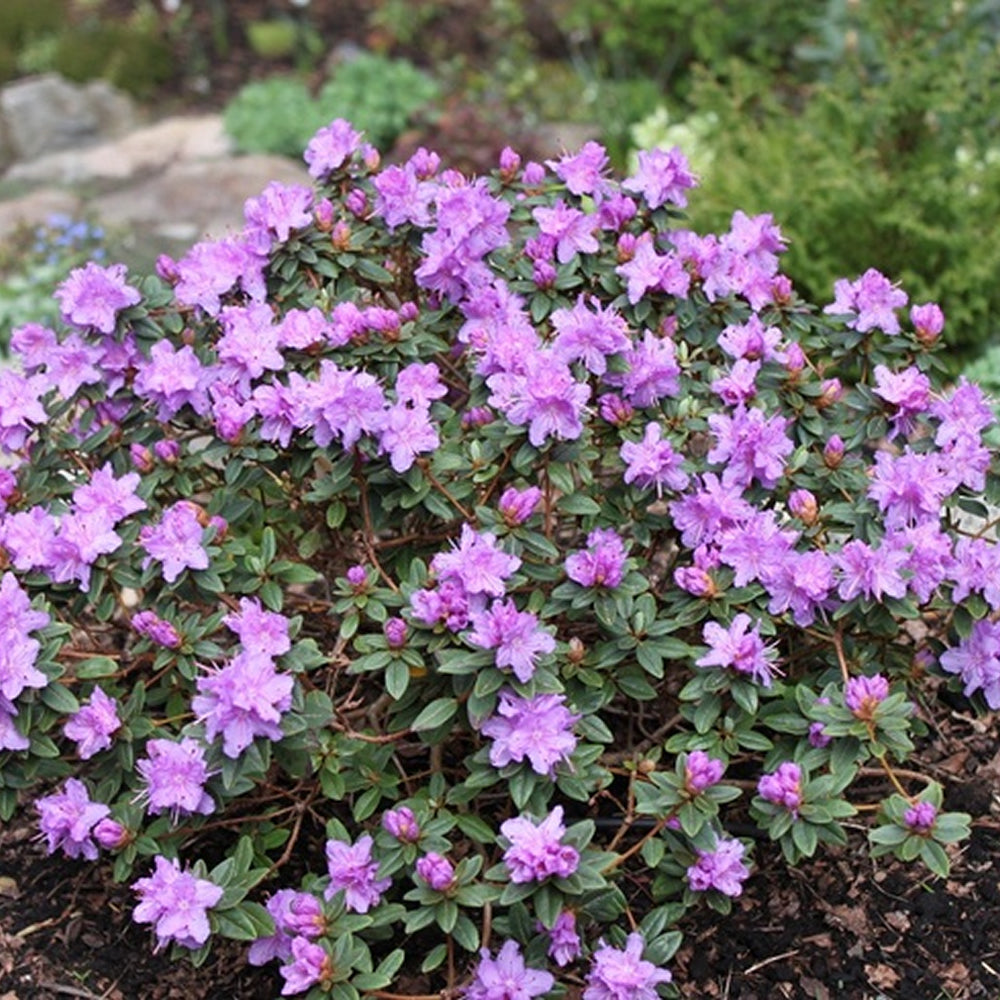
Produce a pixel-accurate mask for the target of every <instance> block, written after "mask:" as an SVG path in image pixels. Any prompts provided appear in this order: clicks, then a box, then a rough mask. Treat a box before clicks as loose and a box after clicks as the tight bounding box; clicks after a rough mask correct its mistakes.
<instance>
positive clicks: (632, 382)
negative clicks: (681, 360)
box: [604, 330, 680, 409]
mask: <svg viewBox="0 0 1000 1000" xmlns="http://www.w3.org/2000/svg"><path fill="white" fill-rule="evenodd" d="M623 357H624V360H625V372H624V373H623V374H617V373H615V374H613V373H611V372H608V373H607V375H606V376H605V379H604V380H605V382H607V383H608V385H612V386H618V387H620V388H621V391H622V395H623V396H624V397H625V399H626V400H628V402H629V403H631V405H632V406H635V407H638V408H640V409H641V408H643V407H649V406H656V405H657V404H658V403H659V402H660V400H662V399H665V398H669V397H672V396H676V395H677V393H678V391H679V389H680V381H679V379H678V376H679V375H680V366H679V365H678V364H677V349H676V347H675V346H674V342H673V341H672V340H671V339H670V338H669V337H660V336H657V335H656V334H655V333H653V332H652V331H651V330H647V331H646V333H645V334H644V336H643V338H642V340H641V341H639V342H638V343H637V344H635V346H634V347H631V348H629V349H628V350H627V351H625V353H624V355H623Z"/></svg>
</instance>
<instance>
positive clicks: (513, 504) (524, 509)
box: [497, 486, 542, 528]
mask: <svg viewBox="0 0 1000 1000" xmlns="http://www.w3.org/2000/svg"><path fill="white" fill-rule="evenodd" d="M541 498H542V491H541V490H540V489H539V488H538V487H537V486H530V487H529V488H528V489H526V490H518V489H515V488H514V487H513V486H510V487H508V488H507V489H506V490H504V491H503V493H502V494H501V496H500V503H499V504H498V505H497V506H498V507H499V510H500V513H501V514H502V515H503V519H504V521H505V522H506V523H507V525H508V527H511V528H513V527H515V526H516V525H519V524H524V522H525V521H527V520H528V518H529V517H531V515H532V514H534V513H535V509H536V508H537V507H538V501H539V500H541Z"/></svg>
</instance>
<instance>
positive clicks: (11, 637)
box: [0, 121, 1000, 1000]
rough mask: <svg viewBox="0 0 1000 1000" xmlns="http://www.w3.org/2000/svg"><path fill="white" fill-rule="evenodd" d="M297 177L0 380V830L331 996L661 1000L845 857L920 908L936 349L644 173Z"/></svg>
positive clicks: (147, 910)
mask: <svg viewBox="0 0 1000 1000" xmlns="http://www.w3.org/2000/svg"><path fill="white" fill-rule="evenodd" d="M306 161H307V163H308V165H309V171H310V174H311V175H312V177H313V179H314V180H315V188H308V187H305V186H300V187H286V186H282V185H279V184H271V185H269V186H268V187H267V188H266V189H265V190H264V191H263V193H262V194H261V195H260V196H259V197H257V198H253V199H251V200H250V202H249V203H248V204H247V210H246V220H247V221H246V225H245V227H244V229H243V230H242V231H241V232H239V233H234V234H231V235H228V236H226V237H224V238H222V239H218V240H215V241H205V242H202V243H199V244H197V245H196V246H194V247H192V248H191V249H190V250H189V251H188V252H187V253H186V254H185V255H184V256H183V257H181V258H180V259H178V260H170V259H167V258H163V259H161V260H160V262H159V263H158V266H157V274H156V275H151V276H148V277H145V278H137V277H133V276H131V275H129V274H128V273H127V272H126V270H125V269H124V267H122V266H119V265H115V266H112V267H107V268H102V267H100V266H98V265H96V264H91V265H88V266H87V267H86V268H82V269H80V270H79V271H76V272H73V273H72V274H71V275H70V277H69V278H68V279H67V280H66V282H65V283H64V284H63V286H62V287H61V288H60V289H59V291H58V293H57V300H58V303H59V306H60V309H61V313H62V324H61V325H60V328H59V329H57V330H54V329H49V328H47V327H43V326H40V325H28V326H24V327H21V328H20V329H19V330H17V331H16V333H15V335H14V337H13V346H14V349H15V352H16V354H17V357H18V359H19V367H18V368H8V369H5V370H4V371H3V372H2V373H0V446H2V448H3V450H4V454H5V456H6V458H5V464H4V466H3V468H2V470H0V501H2V512H0V549H2V555H3V563H4V566H3V572H2V577H0V633H2V638H3V642H2V643H0V748H2V752H0V786H2V787H0V812H2V815H3V817H4V818H10V817H11V816H12V815H13V813H14V811H15V809H17V808H23V809H25V810H28V811H33V812H34V814H35V817H36V821H37V824H38V829H39V832H40V835H41V838H42V839H43V840H44V842H45V844H46V846H47V848H48V850H49V851H50V852H62V853H65V854H66V855H68V856H69V857H71V858H76V859H79V860H78V862H77V863H80V864H83V863H95V862H96V863H98V864H103V865H106V866H107V871H108V873H109V876H113V877H114V878H115V879H118V880H120V881H127V882H128V883H129V884H130V885H131V887H132V889H133V891H134V894H135V897H136V910H135V919H136V920H137V921H138V922H139V923H142V924H152V925H153V926H152V931H151V936H152V937H153V938H155V942H156V944H157V946H160V947H169V948H171V949H173V950H174V952H175V953H176V954H178V955H183V954H186V955H189V956H190V957H191V958H192V959H193V960H194V961H195V962H199V961H202V960H203V959H204V957H205V955H206V954H207V953H208V949H209V948H211V945H212V940H213V938H214V937H218V936H222V937H229V938H235V939H238V940H242V941H245V942H246V943H247V950H248V960H249V961H251V962H252V963H255V964H265V963H271V962H273V963H276V964H277V966H278V971H279V972H280V976H281V980H282V982H283V986H282V992H283V993H284V994H285V995H296V994H307V995H308V996H309V997H321V996H325V995H332V996H334V997H337V998H338V1000H354V998H356V997H358V996H359V995H363V994H365V993H370V992H372V991H380V990H387V989H390V988H391V987H392V984H393V983H394V982H395V981H396V975H397V973H398V971H399V970H400V968H401V966H402V965H403V963H404V961H407V962H409V963H410V966H412V967H413V968H410V966H408V971H411V972H412V971H422V973H423V974H424V975H425V976H426V977H428V978H427V981H428V982H429V983H431V984H432V989H433V990H435V991H437V990H441V991H454V990H458V991H463V992H464V994H465V995H467V996H469V997H489V998H496V1000H502V998H506V997H509V996H512V995H514V994H515V993H516V995H518V996H538V995H542V994H544V993H548V992H550V991H554V990H558V989H559V988H560V984H563V985H566V984H570V983H572V984H575V985H573V986H572V987H571V988H572V989H577V990H578V989H579V988H580V986H579V984H581V983H583V984H586V985H585V988H584V996H585V997H594V998H597V997H619V998H620V997H643V998H646V997H651V996H653V995H655V994H656V993H658V992H663V993H666V992H669V991H670V990H674V989H676V985H675V984H674V973H673V972H672V971H671V970H670V969H669V968H668V965H669V962H670V958H671V956H672V954H673V953H674V951H675V950H676V948H677V947H678V945H679V942H680V940H681V935H682V934H683V930H684V926H685V913H686V912H687V910H688V909H689V908H690V907H694V906H700V905H705V904H707V905H710V906H713V907H715V908H717V909H718V910H719V911H720V912H722V913H725V912H727V911H728V908H729V906H730V905H731V900H732V898H733V897H736V896H738V895H740V893H741V892H742V891H743V888H744V886H745V885H746V884H748V882H752V880H753V877H754V875H753V872H754V863H755V861H754V859H755V855H757V856H759V855H760V853H761V852H776V851H780V852H781V853H783V855H784V856H785V857H786V858H787V860H788V862H789V863H795V862H796V861H798V860H799V859H801V858H803V857H807V856H810V855H812V854H813V853H814V852H815V851H816V850H817V849H819V848H820V846H821V845H832V846H833V847H836V846H837V845H843V844H845V843H846V842H847V839H848V837H849V836H860V835H861V834H860V833H858V832H857V831H858V830H859V829H861V828H862V827H861V824H862V823H867V825H868V830H869V837H870V840H871V850H872V853H873V854H874V855H875V856H878V855H881V854H886V853H891V854H894V855H896V856H899V857H902V858H906V859H918V858H919V859H921V860H922V861H923V862H924V863H925V864H926V865H928V866H929V867H930V868H931V869H932V870H933V871H934V872H937V873H944V872H946V871H947V868H948V853H947V850H946V845H948V844H950V843H952V842H954V841H957V840H960V839H961V838H962V837H963V836H964V835H966V834H967V833H968V822H969V817H967V816H964V815H961V814H954V813H948V812H946V811H944V810H943V808H942V802H943V798H942V789H941V787H940V786H939V785H937V784H936V783H934V782H932V781H930V780H929V779H928V780H926V781H922V780H921V779H920V778H919V777H918V773H917V772H916V771H915V770H914V765H913V764H912V762H911V764H910V766H909V767H907V768H905V769H903V768H900V767H899V765H900V764H901V763H902V762H904V761H907V760H908V759H909V758H910V757H911V755H912V753H913V751H914V748H915V741H918V740H919V739H920V738H921V736H922V734H923V732H924V729H925V723H926V721H927V719H928V716H929V713H931V712H932V711H933V707H934V705H935V693H936V692H937V691H939V690H940V689H942V688H949V689H954V690H955V696H956V697H959V696H960V695H958V691H959V690H961V691H962V692H964V694H965V695H966V696H968V697H969V698H971V699H972V701H973V703H974V705H976V706H979V707H982V704H983V703H985V705H986V706H988V707H989V708H990V709H995V708H997V707H998V706H1000V632H998V628H1000V626H998V625H997V623H996V620H995V619H996V618H997V613H998V611H1000V584H998V582H997V581H1000V556H998V552H997V548H996V546H995V544H994V536H993V532H992V527H993V524H992V522H991V521H990V517H992V513H991V511H992V510H993V509H994V508H993V507H992V506H991V504H992V503H993V502H995V500H996V497H997V493H998V479H997V476H996V470H995V468H994V462H993V452H992V451H991V450H990V445H989V440H990V438H989V435H990V434H992V433H993V431H992V424H993V415H992V412H991V410H990V407H989V405H988V403H987V401H986V400H985V399H984V397H983V394H982V393H981V392H980V391H979V390H978V389H977V388H976V386H974V385H972V384H969V383H966V382H964V381H963V382H960V383H959V384H957V385H947V384H945V383H944V380H943V378H942V375H941V371H942V368H941V366H940V365H939V363H938V358H937V355H936V350H937V347H938V334H939V333H940V330H941V323H940V322H935V323H933V324H929V323H928V321H927V317H928V316H929V315H933V317H935V318H936V317H938V316H939V311H938V310H937V309H936V307H934V309H931V305H932V304H926V303H925V304H917V305H915V306H913V308H912V309H911V310H910V311H907V309H908V307H909V306H911V305H912V304H911V303H909V302H908V301H907V295H906V292H905V290H903V289H901V288H899V287H897V286H896V285H895V284H893V283H892V281H891V280H890V279H889V278H888V277H886V276H883V275H881V274H878V273H877V272H874V271H869V272H868V273H866V274H864V275H862V276H860V277H858V278H845V279H844V280H843V281H841V282H838V283H837V287H836V288H835V289H831V297H832V301H831V302H830V303H829V304H820V305H811V304H810V303H808V302H804V301H802V300H801V299H800V298H799V297H798V296H797V295H796V293H795V290H794V288H792V286H791V284H790V282H789V281H788V280H787V279H786V278H785V277H784V276H783V275H782V273H781V270H780V255H781V252H782V251H783V249H784V246H785V242H784V240H783V238H782V235H781V231H780V228H779V226H778V225H777V223H776V222H775V220H773V219H772V218H771V217H770V216H768V215H759V216H756V217H750V216H747V215H746V214H745V213H743V212H741V211H736V212H735V213H734V214H733V217H732V223H731V227H730V228H729V230H728V231H726V232H723V233H717V234H698V233H695V232H692V231H690V230H689V229H687V228H685V225H684V221H683V217H682V216H681V214H680V209H681V208H682V207H683V206H684V205H685V204H686V202H687V200H688V198H689V197H692V198H694V197H697V193H696V192H695V191H694V188H695V186H696V179H695V177H694V176H693V175H692V173H691V171H690V170H689V169H688V167H687V164H686V161H685V160H684V157H683V155H682V154H681V152H680V151H679V150H674V151H672V152H671V153H669V154H667V153H663V152H659V153H651V154H648V155H645V156H640V158H639V166H638V169H637V172H636V174H635V175H634V176H632V177H630V178H627V179H625V180H624V182H619V181H618V180H615V179H614V178H612V177H611V176H609V174H608V173H607V170H606V166H605V165H606V162H607V160H606V157H605V155H604V153H603V150H601V149H600V147H598V146H596V144H592V143H591V144H588V145H587V146H585V147H584V149H583V150H581V151H580V152H579V153H567V154H565V155H564V156H562V157H560V158H558V159H555V160H552V161H549V162H546V163H544V164H542V163H522V162H521V160H520V158H519V157H518V155H517V154H516V153H515V152H514V151H512V150H509V149H508V150H505V151H504V153H503V155H502V156H501V158H500V162H499V164H498V168H497V170H496V171H495V172H494V173H493V174H492V175H491V176H488V177H474V178H470V177H464V176H462V175H460V174H458V173H456V172H454V171H450V170H448V169H446V168H445V167H443V166H442V161H441V158H440V157H439V156H438V155H437V154H435V153H432V152H429V151H427V150H420V151H418V153H417V154H415V155H414V156H413V157H412V158H411V159H410V160H409V161H407V162H405V163H402V164H396V165H393V166H389V167H383V166H381V164H380V162H379V157H378V155H377V153H376V152H375V151H374V150H372V149H371V148H369V147H367V146H366V145H364V143H363V138H362V137H361V136H360V135H359V134H358V133H357V132H356V131H355V130H354V129H353V128H351V126H350V125H349V124H348V123H346V122H343V121H337V122H334V123H332V124H331V125H330V126H328V127H327V128H325V129H323V130H321V131H320V132H319V133H318V134H317V136H316V137H315V139H314V140H313V142H312V143H311V145H310V147H309V150H308V153H307V156H306ZM862 770H863V772H864V773H863V775H862ZM873 774H874V775H884V780H883V781H882V782H881V784H879V782H878V781H877V780H873V777H872V776H873ZM861 777H863V780H864V782H865V784H864V788H863V789H861V790H858V789H857V783H858V781H859V780H860V779H861ZM878 792H881V794H882V800H883V804H882V806H881V808H880V809H879V810H878V811H877V812H876V811H875V810H873V809H868V810H866V811H864V812H862V813H857V810H856V806H855V803H856V802H857V801H859V798H860V797H863V799H864V802H865V803H867V804H871V802H872V795H873V794H876V793H878ZM856 813H857V814H856ZM848 818H852V819H853V821H852V823H851V824H850V826H849V829H848V825H847V824H845V823H844V821H845V820H847V819H848ZM750 823H755V824H756V825H757V826H758V827H759V831H760V833H759V836H758V837H756V838H749V837H742V838H741V837H739V836H737V835H736V834H737V832H739V833H742V834H745V833H746V830H747V828H748V824H750ZM849 830H850V832H849ZM209 859H210V861H211V863H212V866H211V867H210V864H209ZM447 995H453V994H452V993H451V992H448V994H447Z"/></svg>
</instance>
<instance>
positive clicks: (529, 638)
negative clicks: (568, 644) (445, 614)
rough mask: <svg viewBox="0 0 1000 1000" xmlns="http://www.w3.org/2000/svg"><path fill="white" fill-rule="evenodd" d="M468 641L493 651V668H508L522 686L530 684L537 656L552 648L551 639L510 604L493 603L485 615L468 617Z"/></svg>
mask: <svg viewBox="0 0 1000 1000" xmlns="http://www.w3.org/2000/svg"><path fill="white" fill-rule="evenodd" d="M471 619H472V626H473V631H472V632H471V633H470V634H469V636H468V640H469V642H471V643H472V645H474V646H479V647H480V648H481V649H495V650H496V665H497V666H498V667H499V668H500V669H501V670H503V669H505V668H510V669H511V670H512V671H513V673H514V676H515V677H517V679H518V680H519V681H521V683H522V684H524V683H527V682H528V681H529V680H531V677H532V676H533V675H534V673H535V666H536V662H537V660H538V657H539V656H545V655H546V654H548V653H551V652H552V651H553V650H554V649H555V648H556V641H555V639H554V638H553V637H552V636H551V635H550V634H549V633H548V632H546V631H545V630H544V629H542V628H541V627H539V624H538V618H537V617H536V616H535V615H533V614H532V613H531V612H530V611H518V610H517V606H516V605H515V604H514V602H513V601H509V600H508V601H494V602H493V603H492V605H491V606H490V608H489V610H487V611H481V612H479V611H474V612H473V613H472V615H471Z"/></svg>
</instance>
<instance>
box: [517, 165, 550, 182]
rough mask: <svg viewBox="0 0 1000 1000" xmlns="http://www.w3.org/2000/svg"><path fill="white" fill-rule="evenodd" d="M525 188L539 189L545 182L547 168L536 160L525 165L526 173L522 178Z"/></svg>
mask: <svg viewBox="0 0 1000 1000" xmlns="http://www.w3.org/2000/svg"><path fill="white" fill-rule="evenodd" d="M521 180H522V181H523V182H524V186H525V187H537V186H538V185H539V184H542V183H544V181H545V167H543V166H542V164H540V163H536V162H535V161H534V160H529V161H528V162H527V163H526V164H525V165H524V173H523V174H522V176H521Z"/></svg>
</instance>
